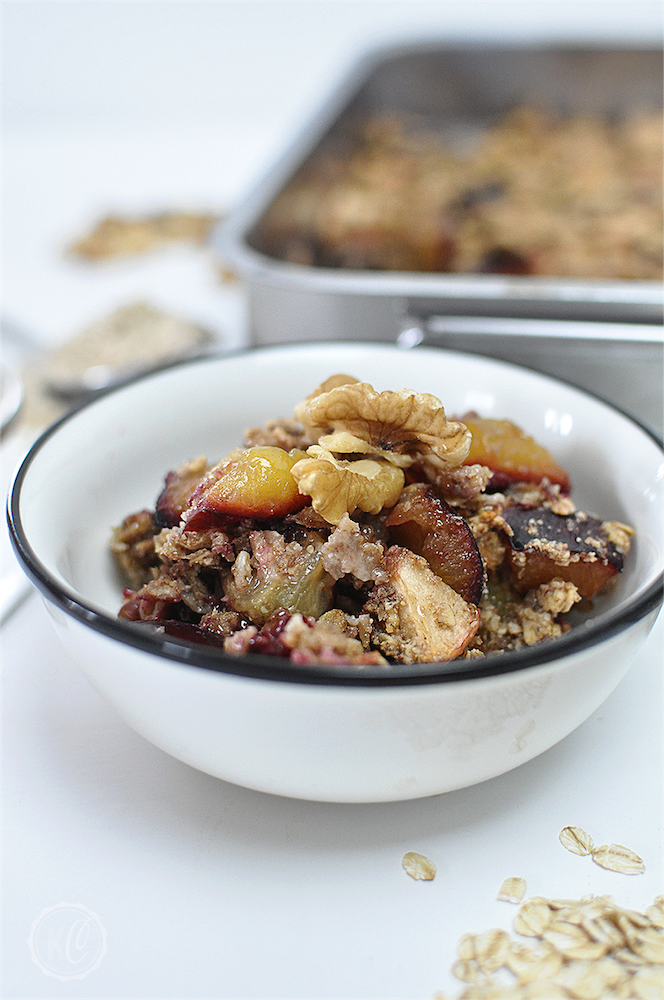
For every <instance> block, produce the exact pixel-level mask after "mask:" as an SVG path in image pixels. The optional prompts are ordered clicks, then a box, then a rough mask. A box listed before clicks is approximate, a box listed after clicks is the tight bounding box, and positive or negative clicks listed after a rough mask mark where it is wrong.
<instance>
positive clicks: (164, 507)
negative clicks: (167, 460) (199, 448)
mask: <svg viewBox="0 0 664 1000" xmlns="http://www.w3.org/2000/svg"><path fill="white" fill-rule="evenodd" d="M207 468H208V467H207V462H206V460H205V459H204V458H197V459H194V461H193V462H188V463H187V464H186V465H182V466H181V467H180V468H179V469H175V471H173V472H169V473H168V475H167V476H166V482H165V484H164V488H163V490H162V491H161V493H160V494H159V497H158V498H157V505H156V509H155V514H154V521H155V524H156V525H157V527H158V528H172V527H174V526H175V525H176V524H179V521H180V518H181V517H182V514H183V512H184V510H185V509H186V508H187V507H188V506H189V501H190V499H191V495H192V493H193V492H194V490H195V489H196V487H197V486H198V485H199V483H200V482H201V480H202V479H203V478H204V477H205V474H206V472H207Z"/></svg>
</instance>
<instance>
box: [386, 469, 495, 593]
mask: <svg viewBox="0 0 664 1000" xmlns="http://www.w3.org/2000/svg"><path fill="white" fill-rule="evenodd" d="M385 523H386V524H387V526H388V527H389V529H390V542H391V543H392V544H396V545H400V546H402V547H405V548H408V549H410V550H411V552H415V553H416V554H417V555H420V556H424V558H425V559H426V560H427V562H428V563H429V566H430V567H431V569H432V570H433V571H434V573H435V574H436V575H437V576H439V577H440V578H441V580H443V581H444V582H445V583H446V584H447V585H448V586H449V587H451V588H452V590H455V591H456V592H457V594H460V595H461V597H463V598H464V600H466V601H468V602H469V603H470V604H477V603H478V601H479V599H480V596H481V594H482V588H483V586H484V564H483V562H482V557H481V555H480V552H479V549H478V547H477V542H476V541H475V538H474V536H473V533H472V531H471V530H470V527H469V525H468V523H467V521H466V520H465V519H464V518H463V517H462V516H461V515H460V514H457V513H456V511H454V510H453V509H452V508H451V507H450V505H449V504H448V503H446V501H445V500H443V498H442V497H440V496H439V495H438V494H437V492H436V490H435V488H434V487H433V486H429V485H424V484H419V483H418V484H416V485H413V486H409V487H407V488H406V489H405V490H404V492H403V493H402V494H401V497H400V498H399V500H398V501H397V504H396V506H395V507H394V508H393V509H392V510H391V511H390V513H389V514H388V516H387V517H386V519H385Z"/></svg>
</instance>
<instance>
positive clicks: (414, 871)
mask: <svg viewBox="0 0 664 1000" xmlns="http://www.w3.org/2000/svg"><path fill="white" fill-rule="evenodd" d="M401 864H402V866H403V868H404V870H405V871H406V872H407V873H408V874H409V875H410V877H411V878H414V879H417V880H418V881H422V882H430V881H431V879H432V878H434V876H435V874H436V866H435V865H434V863H433V861H429V859H428V858H425V857H424V855H423V854H418V853H417V851H407V853H406V854H404V856H403V858H402V860H401Z"/></svg>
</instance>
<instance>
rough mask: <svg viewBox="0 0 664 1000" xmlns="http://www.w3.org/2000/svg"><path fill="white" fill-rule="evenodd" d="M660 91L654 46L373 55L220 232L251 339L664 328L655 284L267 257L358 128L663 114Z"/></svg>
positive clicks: (430, 49) (423, 48)
mask: <svg viewBox="0 0 664 1000" xmlns="http://www.w3.org/2000/svg"><path fill="white" fill-rule="evenodd" d="M662 87H663V82H662V51H661V50H657V49H652V48H649V49H645V48H644V49H617V48H614V49H606V48H590V47H588V48H577V47H574V48H569V47H564V48H563V47H555V48H552V47H548V46H547V47H537V46H535V47H533V46H528V47H519V48H505V47H502V46H500V47H496V46H463V47H452V48H450V47H441V46H439V45H429V44H427V45H410V46H407V47H401V48H397V49H395V48H392V49H389V50H381V51H378V52H375V53H373V54H370V55H369V56H367V57H366V58H365V59H363V60H362V61H360V63H359V64H358V65H356V66H355V68H354V69H353V70H352V71H351V72H350V73H349V74H348V75H347V76H346V77H345V79H344V80H343V82H342V83H341V84H340V85H339V86H338V87H337V88H336V90H335V92H334V93H333V95H332V97H331V98H330V99H329V100H328V102H327V103H326V104H325V106H324V107H323V108H321V109H320V111H319V112H318V114H317V115H316V117H315V120H314V121H313V122H311V123H309V125H308V126H307V127H306V128H304V129H303V131H302V133H301V134H300V136H299V138H297V139H296V140H295V141H294V142H293V143H292V144H291V146H290V147H289V148H288V150H287V151H286V152H285V153H284V155H283V156H282V158H281V160H280V161H279V162H278V163H277V164H276V165H275V166H274V167H273V169H272V170H271V171H270V172H269V174H268V176H267V177H266V178H265V179H264V181H263V182H262V183H260V184H259V185H258V187H257V189H256V190H255V191H254V192H253V194H251V195H250V196H249V197H248V199H247V200H246V202H245V203H244V204H243V205H241V206H240V207H239V208H238V209H237V211H235V212H234V213H233V214H232V215H231V216H230V218H229V219H228V220H227V221H226V223H225V224H224V225H223V226H221V227H220V229H219V231H218V233H217V236H216V243H217V247H218V249H219V250H220V252H221V254H222V256H223V259H224V262H225V264H227V265H228V266H229V267H230V268H231V269H233V270H234V271H235V272H236V273H237V274H238V275H239V276H240V277H241V278H242V279H244V281H245V283H246V287H247V294H248V311H249V323H250V329H251V334H252V337H253V339H254V341H255V342H256V343H258V344H270V343H282V342H293V341H298V340H334V339H349V340H353V339H357V338H361V339H363V340H393V339H395V338H396V337H397V336H398V335H399V334H400V333H401V332H402V331H403V330H404V329H409V328H411V327H412V325H413V317H415V319H416V321H418V322H419V321H420V320H424V321H427V320H428V318H429V317H432V316H434V317H435V316H443V317H461V318H469V317H473V318H476V319H477V318H482V317H490V318H493V319H506V318H507V319H514V320H517V321H524V320H529V321H532V320H540V321H552V320H554V321H562V320H565V321H572V322H579V321H591V322H592V323H593V324H595V326H594V328H593V332H592V333H591V335H590V336H591V338H594V337H598V336H599V337H601V336H602V332H601V328H602V327H603V325H604V324H614V323H620V324H637V325H644V327H647V326H648V325H656V324H661V322H662V285H661V283H660V282H658V281H641V280H578V279H569V278H565V279H557V278H544V277H528V276H502V275H496V274H470V273H469V274H458V273H455V274H451V273H440V274H439V273H415V272H397V271H366V270H365V271H361V270H351V269H347V268H332V267H318V266H311V265H300V264H294V263H289V262H285V261H283V260H277V259H276V258H275V257H273V256H270V255H269V254H266V253H264V252H262V251H261V250H259V249H258V246H259V245H260V238H259V237H260V227H261V219H262V218H263V217H264V215H265V213H266V211H267V209H268V208H269V206H270V205H271V204H272V202H273V200H274V199H275V198H276V197H277V196H278V195H279V193H280V192H281V191H282V190H283V188H284V187H285V186H286V184H287V183H288V182H289V180H291V179H292V178H293V176H294V175H295V173H296V172H297V171H298V170H299V169H300V168H302V166H303V165H304V164H305V163H306V162H307V161H308V160H310V158H311V157H312V156H314V155H315V154H316V152H317V151H319V150H320V149H321V148H322V147H323V146H324V144H329V143H336V144H337V145H338V144H339V143H342V144H343V141H344V136H346V135H347V134H348V132H349V130H350V129H352V128H353V125H354V123H357V121H358V117H361V116H365V117H367V116H370V115H372V114H377V113H378V114H380V113H387V112H389V113H397V114H399V113H406V114H417V115H420V116H423V117H424V118H425V119H426V120H427V121H431V122H432V123H437V125H438V126H439V127H441V128H443V129H448V130H449V131H450V134H452V133H453V132H454V131H455V130H456V131H458V130H459V129H464V128H465V129H468V128H471V129H472V128H475V129H477V128H481V127H483V125H484V124H485V123H486V122H487V121H489V120H492V119H495V117H496V116H497V115H499V114H501V113H503V112H505V111H507V110H509V109H511V108H513V107H514V106H516V105H518V104H519V103H524V102H526V101H528V102H530V103H534V104H539V105H541V106H543V107H547V108H550V109H551V110H555V111H558V112H563V113H564V112H565V111H570V110H571V111H582V112H588V113H598V114H599V113H601V114H603V115H619V114H620V113H622V112H625V111H628V110H630V109H644V108H645V109H651V110H655V109H661V106H662ZM554 325H555V324H554ZM546 330H547V325H546V323H545V324H544V326H543V327H542V330H541V331H540V332H539V333H538V334H537V335H538V336H540V335H542V334H545V333H546ZM484 332H485V333H486V334H487V335H490V330H486V331H484ZM643 333H644V336H645V339H646V340H649V341H652V340H653V339H657V337H658V336H659V334H653V331H652V330H647V329H644V331H643ZM612 336H613V339H614V340H615V339H616V338H615V336H614V335H612ZM627 339H628V340H631V339H633V336H632V334H630V335H629V336H628V337H627Z"/></svg>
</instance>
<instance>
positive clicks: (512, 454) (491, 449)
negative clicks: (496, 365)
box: [462, 416, 570, 493]
mask: <svg viewBox="0 0 664 1000" xmlns="http://www.w3.org/2000/svg"><path fill="white" fill-rule="evenodd" d="M462 419H463V422H464V424H465V425H466V427H467V428H468V429H469V431H470V432H471V434H472V435H473V440H472V443H471V445H470V451H469V453H468V457H467V458H466V460H465V462H464V463H463V464H464V465H475V464H478V465H486V466H488V468H489V469H491V471H492V472H493V473H495V474H497V477H496V478H497V485H498V486H499V487H502V486H505V485H507V483H510V482H514V483H519V482H525V483H539V482H540V481H541V480H542V479H544V478H545V477H546V478H547V479H548V480H549V481H550V482H552V483H557V484H558V485H559V486H560V488H561V490H562V491H563V493H569V491H570V481H569V476H568V475H567V472H566V471H565V469H563V467H562V466H561V465H559V464H558V462H556V460H555V458H554V457H553V455H552V454H551V453H550V452H549V451H547V449H546V448H544V447H543V446H542V445H541V444H538V443H537V441H535V439H534V438H532V437H530V435H528V434H525V433H524V431H522V430H521V428H520V427H517V425H516V424H513V423H512V421H511V420H495V419H493V418H489V417H475V416H470V417H463V418H462Z"/></svg>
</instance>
